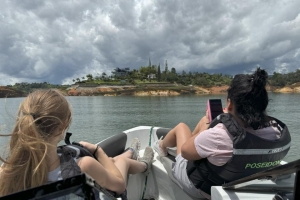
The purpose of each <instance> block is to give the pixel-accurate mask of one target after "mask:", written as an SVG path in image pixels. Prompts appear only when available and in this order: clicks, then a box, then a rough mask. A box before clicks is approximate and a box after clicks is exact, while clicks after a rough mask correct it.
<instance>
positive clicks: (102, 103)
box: [0, 93, 300, 161]
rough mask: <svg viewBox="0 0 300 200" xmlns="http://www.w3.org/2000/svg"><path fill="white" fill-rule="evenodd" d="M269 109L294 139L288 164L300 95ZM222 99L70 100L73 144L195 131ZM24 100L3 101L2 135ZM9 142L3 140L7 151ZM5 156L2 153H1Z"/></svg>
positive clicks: (299, 140) (294, 154)
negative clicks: (160, 130) (185, 128)
mask: <svg viewBox="0 0 300 200" xmlns="http://www.w3.org/2000/svg"><path fill="white" fill-rule="evenodd" d="M269 97H270V100H271V101H270V103H269V106H268V109H267V112H268V114H269V115H271V116H274V117H276V118H278V119H280V120H281V121H283V122H284V123H285V124H286V125H287V126H288V128H289V130H290V133H291V135H292V148H291V149H290V151H289V153H288V155H287V157H286V158H285V159H284V160H286V161H292V160H296V159H299V158H300V154H299V151H300V145H299V144H300V131H299V129H300V123H299V122H300V114H299V113H300V107H299V105H298V103H299V102H300V101H299V100H300V94H275V93H270V94H269ZM211 98H220V99H222V103H223V107H224V106H225V103H226V96H225V95H202V96H195V95H191V96H176V97H133V96H118V97H104V96H96V97H67V99H68V100H69V102H70V103H71V105H72V111H73V121H72V124H71V127H70V129H69V132H72V133H73V136H72V138H71V141H80V140H85V141H88V142H91V143H96V142H97V141H101V140H103V139H105V138H106V137H108V136H111V135H114V134H117V133H120V132H122V131H123V130H127V129H130V128H133V127H135V126H142V125H144V126H160V127H173V126H175V125H176V124H178V123H179V122H185V123H186V124H188V125H189V126H190V127H191V129H194V127H195V126H196V124H197V123H198V121H199V119H200V118H201V117H202V116H203V115H204V114H205V110H206V101H207V99H211ZM22 100H23V98H9V99H0V128H1V130H0V133H2V134H4V133H9V132H10V131H11V130H12V127H13V124H14V119H15V116H16V113H17V109H18V106H19V104H20V103H21V101H22ZM7 141H8V138H6V137H0V146H1V149H2V150H3V148H4V146H5V145H6V144H7ZM1 152H2V151H1Z"/></svg>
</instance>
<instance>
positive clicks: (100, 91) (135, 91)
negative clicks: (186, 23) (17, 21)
mask: <svg viewBox="0 0 300 200" xmlns="http://www.w3.org/2000/svg"><path fill="white" fill-rule="evenodd" d="M227 89H228V86H215V87H209V88H204V87H199V86H192V85H190V86H178V85H173V84H169V85H167V86H158V85H155V86H153V85H152V86H134V85H126V86H96V87H80V86H79V85H73V86H71V87H69V88H67V90H66V91H64V93H65V94H66V95H68V96H125V95H126V96H178V95H185V94H193V95H203V94H226V92H227ZM267 90H268V91H269V92H276V93H300V83H297V84H293V85H291V86H287V87H283V88H275V87H267ZM23 96H26V94H24V93H22V92H20V91H16V90H13V89H12V88H9V87H4V86H0V98H4V97H23Z"/></svg>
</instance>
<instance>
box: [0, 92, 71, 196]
mask: <svg viewBox="0 0 300 200" xmlns="http://www.w3.org/2000/svg"><path fill="white" fill-rule="evenodd" d="M70 123H71V109H70V106H69V103H68V102H67V100H66V99H65V97H64V96H63V95H62V93H61V92H59V91H57V90H52V89H50V90H37V91H35V92H33V93H31V94H29V95H28V97H27V98H26V99H25V100H24V101H23V102H22V103H21V105H20V108H19V111H18V116H17V120H16V124H15V126H14V129H13V131H12V133H11V135H10V136H11V139H10V146H9V153H8V157H7V159H6V160H4V159H2V158H1V157H0V159H1V161H2V162H3V165H2V167H1V168H2V170H0V196H4V195H7V194H10V193H13V192H18V191H21V190H24V189H28V188H31V187H36V186H39V185H42V184H45V183H46V182H47V178H48V170H49V166H48V164H47V162H46V156H47V151H48V149H49V145H51V144H50V143H49V141H50V140H51V139H52V138H53V137H55V136H58V135H59V134H62V132H63V131H66V130H67V129H68V127H69V125H70ZM55 134H56V135H55Z"/></svg>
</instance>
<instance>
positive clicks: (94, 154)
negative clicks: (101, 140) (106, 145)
mask: <svg viewBox="0 0 300 200" xmlns="http://www.w3.org/2000/svg"><path fill="white" fill-rule="evenodd" d="M98 149H99V146H98V145H97V147H96V149H95V151H94V153H93V156H94V157H95V158H96V159H97V157H96V153H97V151H98Z"/></svg>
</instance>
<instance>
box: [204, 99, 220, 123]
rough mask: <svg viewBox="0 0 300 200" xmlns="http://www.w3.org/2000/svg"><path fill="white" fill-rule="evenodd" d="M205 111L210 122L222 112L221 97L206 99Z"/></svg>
mask: <svg viewBox="0 0 300 200" xmlns="http://www.w3.org/2000/svg"><path fill="white" fill-rule="evenodd" d="M206 109H207V112H208V120H209V122H211V121H212V120H214V119H215V118H216V117H217V116H218V115H220V114H222V113H223V107H222V101H221V99H209V100H207V108H206Z"/></svg>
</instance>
